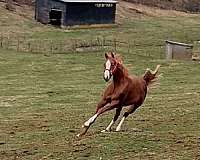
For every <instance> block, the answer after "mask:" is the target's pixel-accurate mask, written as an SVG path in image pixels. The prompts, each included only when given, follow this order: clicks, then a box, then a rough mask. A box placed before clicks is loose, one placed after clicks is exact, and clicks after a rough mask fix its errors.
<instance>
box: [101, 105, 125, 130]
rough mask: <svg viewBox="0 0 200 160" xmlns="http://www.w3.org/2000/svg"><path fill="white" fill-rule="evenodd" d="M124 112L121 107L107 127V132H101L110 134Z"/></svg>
mask: <svg viewBox="0 0 200 160" xmlns="http://www.w3.org/2000/svg"><path fill="white" fill-rule="evenodd" d="M121 110H122V107H119V108H117V109H116V113H115V116H114V117H113V119H112V120H111V122H110V124H109V125H108V126H107V127H106V129H105V130H103V131H101V132H110V131H111V127H112V126H113V125H114V124H115V122H116V121H117V119H118V117H119V115H120V112H121Z"/></svg>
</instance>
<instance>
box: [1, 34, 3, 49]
mask: <svg viewBox="0 0 200 160" xmlns="http://www.w3.org/2000/svg"><path fill="white" fill-rule="evenodd" d="M1 48H3V34H2V33H1Z"/></svg>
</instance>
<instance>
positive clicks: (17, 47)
mask: <svg viewBox="0 0 200 160" xmlns="http://www.w3.org/2000/svg"><path fill="white" fill-rule="evenodd" d="M19 44H20V42H19V38H17V52H19Z"/></svg>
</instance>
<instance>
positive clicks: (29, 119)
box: [0, 51, 200, 160]
mask: <svg viewBox="0 0 200 160" xmlns="http://www.w3.org/2000/svg"><path fill="white" fill-rule="evenodd" d="M124 57H128V58H125V64H126V65H127V66H129V69H130V72H131V73H136V74H141V73H143V72H144V69H145V67H151V68H153V67H155V65H156V64H158V63H160V64H162V67H161V72H162V73H163V78H162V79H161V84H160V86H159V87H158V88H156V89H152V90H150V93H149V95H148V97H147V99H146V101H145V103H144V105H143V106H142V107H141V108H139V109H138V111H137V112H136V113H135V114H134V115H131V116H130V117H128V119H127V120H126V122H125V123H124V125H123V130H122V132H120V133H115V132H111V133H110V134H103V133H100V131H101V130H102V129H104V127H106V125H107V124H108V123H109V121H110V119H111V118H112V116H113V112H112V111H111V112H109V113H107V114H105V115H103V116H101V117H100V118H99V119H98V120H97V121H96V123H95V124H94V125H93V126H92V127H91V129H90V130H89V132H88V133H87V135H86V136H84V137H82V138H81V139H77V138H76V137H75V135H76V134H77V133H78V132H79V129H80V126H81V124H82V123H83V122H84V121H85V120H87V119H88V118H89V117H90V116H91V115H92V114H93V112H94V111H95V105H96V103H97V102H98V100H99V98H100V94H101V92H102V90H103V88H104V87H105V85H106V84H105V82H104V81H103V79H102V69H103V68H102V63H103V61H104V59H103V53H88V54H70V53H69V54H65V55H63V54H62V55H50V56H45V55H42V54H25V53H13V52H8V51H1V53H0V60H1V63H0V68H1V77H0V86H1V92H0V99H1V104H0V126H1V127H0V128H1V129H0V134H1V137H0V152H1V154H0V159H9V160H10V159H14V157H18V158H17V159H42V158H43V159H101V158H102V159H168V158H169V157H171V159H195V158H196V159H198V158H199V153H198V150H199V149H200V146H199V142H200V139H199V138H200V137H199V127H200V122H199V117H200V109H199V107H200V101H199V94H200V92H199V88H200V84H199V83H198V80H199V78H200V77H199V74H197V73H198V72H199V69H200V66H199V62H182V61H172V62H165V61H163V60H151V59H149V60H148V62H147V61H146V59H145V60H143V59H140V57H136V56H135V55H134V54H130V55H124ZM134 59H136V60H134ZM139 59H140V60H139ZM135 128H136V129H135ZM45 157H46V158H45Z"/></svg>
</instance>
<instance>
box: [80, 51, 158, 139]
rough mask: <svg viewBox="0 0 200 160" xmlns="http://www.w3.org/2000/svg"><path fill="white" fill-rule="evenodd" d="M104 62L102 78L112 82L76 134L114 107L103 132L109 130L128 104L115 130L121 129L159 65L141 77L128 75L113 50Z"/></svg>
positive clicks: (137, 105)
mask: <svg viewBox="0 0 200 160" xmlns="http://www.w3.org/2000/svg"><path fill="white" fill-rule="evenodd" d="M105 58H106V62H105V64H104V79H105V81H106V82H107V81H109V80H110V79H111V77H113V80H112V82H111V83H110V84H109V85H108V86H107V88H106V89H105V91H104V93H103V96H102V99H101V101H100V102H99V103H98V105H97V107H96V113H95V114H94V115H93V116H92V117H91V118H90V119H88V120H87V121H86V122H85V123H84V124H83V126H82V127H83V130H82V132H81V133H80V134H78V135H77V136H78V137H79V136H82V135H84V134H85V133H86V132H87V130H88V129H89V127H90V126H91V124H93V123H94V122H95V120H96V118H97V117H98V116H99V115H101V114H102V113H104V112H106V111H109V110H112V109H116V113H115V116H114V117H113V119H112V121H111V122H110V124H109V125H108V126H107V128H106V129H105V130H103V132H106V131H107V132H109V131H111V127H112V126H113V124H114V123H115V122H116V120H117V119H118V117H119V115H120V112H121V110H122V107H123V106H129V108H128V110H127V111H126V112H125V113H124V115H123V118H122V119H121V121H120V123H119V125H118V126H117V128H116V131H120V130H121V126H122V123H123V122H124V120H125V118H127V117H128V115H129V114H131V113H133V112H134V111H135V110H136V109H137V108H138V107H139V106H141V105H142V103H143V102H144V100H145V97H146V94H147V87H148V86H149V84H151V83H153V82H155V81H156V79H157V73H158V70H159V67H160V65H157V67H156V69H155V70H154V71H151V70H150V69H147V70H146V72H145V74H144V75H143V76H141V77H137V76H134V75H133V76H130V75H129V74H128V70H127V69H126V68H125V67H124V65H123V63H122V60H121V58H120V57H119V56H118V55H115V54H114V53H113V52H109V53H105Z"/></svg>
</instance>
